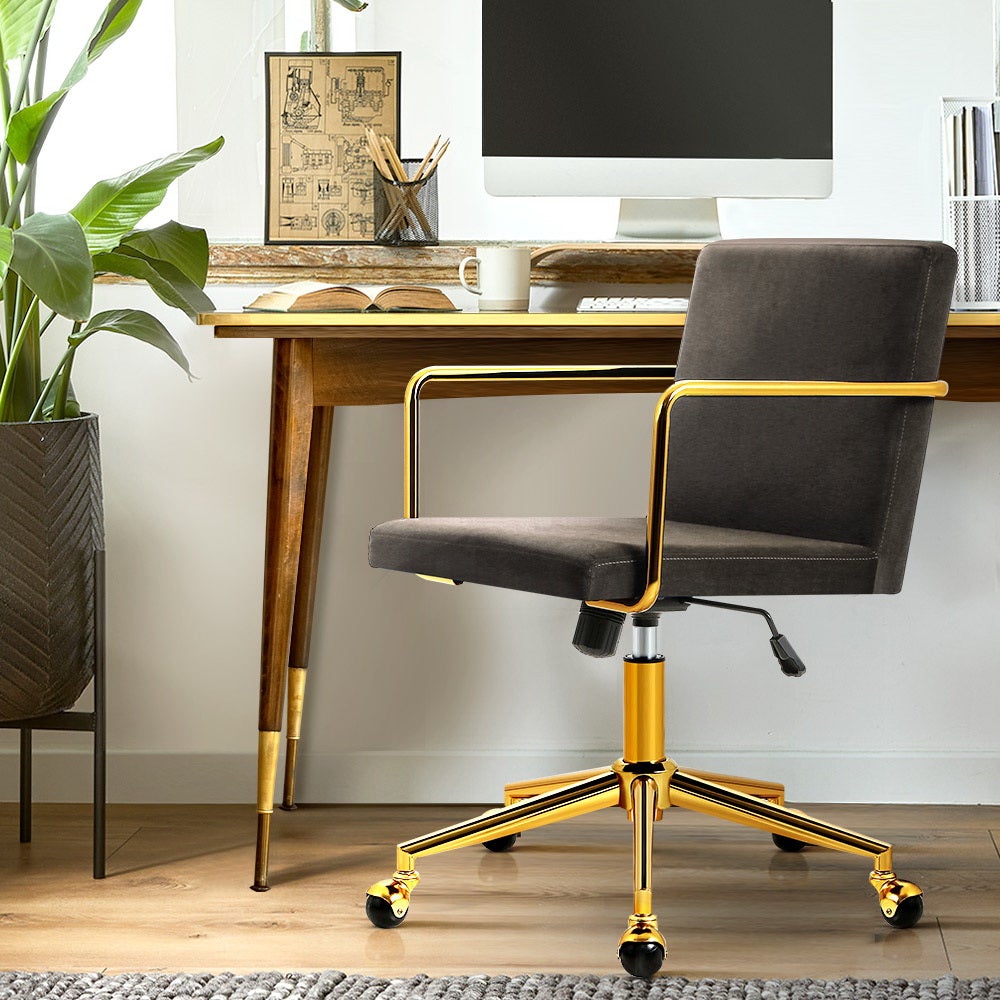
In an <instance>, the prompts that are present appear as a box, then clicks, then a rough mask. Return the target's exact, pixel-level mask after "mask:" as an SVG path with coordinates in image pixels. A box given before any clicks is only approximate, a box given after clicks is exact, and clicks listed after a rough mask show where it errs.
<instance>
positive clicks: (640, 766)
mask: <svg viewBox="0 0 1000 1000" xmlns="http://www.w3.org/2000/svg"><path fill="white" fill-rule="evenodd" d="M625 667H626V701H625V705H626V709H625V727H626V746H633V747H634V746H637V745H638V746H643V747H647V748H651V749H652V750H653V751H654V752H655V751H656V750H658V748H659V747H660V746H662V725H663V716H662V688H660V689H659V691H658V690H657V687H656V683H657V682H656V678H655V673H656V672H657V671H656V670H655V669H654V667H655V668H658V672H659V674H660V676H661V678H662V668H663V660H662V658H660V659H659V660H658V661H655V662H654V661H643V662H641V663H638V664H637V663H635V662H630V660H629V659H628V658H626V662H625ZM640 670H641V672H642V675H641V677H640V680H641V683H642V684H643V685H644V686H646V687H648V688H649V690H650V694H649V695H648V696H647V697H645V698H643V699H632V701H631V703H630V699H629V673H630V671H631V672H632V673H633V674H635V675H636V676H639V671H640ZM633 687H635V684H634V683H633ZM650 702H651V703H652V707H651V705H650ZM630 705H631V706H639V707H630ZM657 706H659V708H657ZM630 727H631V731H630ZM657 727H659V734H660V735H659V736H657ZM504 802H505V805H504V806H503V808H500V809H493V810H490V811H489V812H487V813H485V814H484V815H482V816H477V817H474V818H472V819H469V820H466V821H464V822H461V823H455V824H453V825H452V826H448V827H445V828H443V829H441V830H437V831H435V832H433V833H430V834H427V835H426V836H423V837H417V838H415V839H413V840H409V841H406V842H404V843H402V844H400V845H399V846H398V847H397V848H396V871H395V873H394V874H393V876H392V877H391V878H389V879H386V880H385V881H382V882H376V883H375V884H374V885H372V886H371V887H370V888H369V889H368V905H367V912H368V916H369V918H370V919H371V920H372V922H373V923H374V924H376V926H379V927H393V926H396V925H397V924H399V923H401V922H402V920H403V919H404V917H405V916H406V914H407V912H408V910H409V906H410V898H411V895H412V892H413V889H414V888H415V887H416V884H417V881H418V880H419V876H418V874H417V871H416V867H415V866H416V861H417V859H418V858H422V857H425V856H428V855H431V854H438V853H441V852H443V851H450V850H454V849H455V848H458V847H466V846H469V845H471V844H484V843H488V842H489V843H490V846H492V848H493V849H495V850H504V849H507V848H509V847H510V846H512V845H513V842H514V840H515V838H516V836H517V835H519V834H521V833H523V832H525V831H527V830H533V829H536V828H538V827H541V826H547V825H548V824H550V823H558V822H559V821H561V820H564V819H570V818H572V817H574V816H581V815H584V814H586V813H590V812H596V811H597V810H599V809H607V808H609V807H611V806H618V807H620V808H622V809H624V810H625V811H626V812H627V813H628V815H629V818H630V819H631V821H632V827H633V911H634V912H633V913H632V914H631V916H630V917H629V919H628V925H627V927H626V929H625V932H624V934H623V935H622V937H621V939H620V941H619V955H620V957H621V960H622V964H623V965H624V966H625V968H626V970H627V971H629V972H631V973H632V974H633V975H638V976H649V975H652V974H653V973H655V972H656V970H657V969H659V967H660V963H661V962H662V960H663V956H664V954H665V952H666V948H665V944H664V940H663V937H662V935H661V934H660V932H659V929H658V925H657V919H656V914H655V913H654V912H653V891H652V859H653V824H654V822H655V821H656V820H659V819H660V818H661V817H662V815H663V813H664V812H665V811H666V810H667V809H670V808H681V809H691V810H694V811H696V812H700V813H705V814H706V815H709V816H715V817H717V818H719V819H724V820H729V821H731V822H734V823H740V824H742V825H744V826H751V827H755V828H756V829H759V830H764V831H767V832H768V833H771V834H772V835H777V837H779V838H786V840H787V841H789V842H790V843H789V844H788V847H789V848H790V849H795V848H796V846H797V845H798V844H813V845H816V846H818V847H828V848H831V849H833V850H836V851H844V852H846V853H849V854H859V855H862V856H865V857H870V858H871V859H872V863H873V864H872V868H873V870H872V872H871V873H870V875H869V881H870V883H871V885H872V887H873V888H874V889H875V892H876V894H877V895H878V899H879V907H880V910H881V912H882V915H883V916H884V918H885V919H886V920H887V921H888V922H889V923H890V924H892V925H893V926H895V927H912V926H913V925H914V924H915V923H916V922H917V920H919V919H920V915H921V913H922V910H923V902H922V899H921V891H920V889H919V887H917V886H916V885H914V884H913V883H912V882H903V881H901V880H900V879H898V878H897V877H896V875H895V873H894V872H893V869H892V846H891V845H890V844H887V843H885V842H883V841H880V840H874V839H872V838H870V837H866V836H864V835H862V834H859V833H855V832H854V831H852V830H848V829H845V828H844V827H839V826H834V825H832V824H829V823H826V822H824V821H822V820H819V819H815V818H813V817H811V816H807V815H806V814H804V813H802V812H799V811H797V810H794V809H790V808H788V807H787V806H786V805H785V789H784V786H782V785H780V784H777V783H775V782H771V781H760V780H757V779H754V778H741V777H735V776H732V775H722V774H713V773H708V772H703V771H693V770H692V771H688V770H684V769H682V768H679V767H678V766H677V765H676V764H674V762H673V761H671V760H669V759H668V758H666V757H665V756H662V754H661V755H660V756H658V758H657V759H653V760H640V761H635V760H626V759H624V758H623V759H620V760H618V761H615V763H614V764H613V765H612V766H611V767H610V768H603V769H601V768H599V769H596V770H591V771H575V772H572V773H569V774H557V775H551V776H549V777H545V778H538V779H535V780H533V781H519V782H513V783H511V784H509V785H507V786H506V788H505V789H504ZM494 842H495V843H494ZM779 846H781V845H779Z"/></svg>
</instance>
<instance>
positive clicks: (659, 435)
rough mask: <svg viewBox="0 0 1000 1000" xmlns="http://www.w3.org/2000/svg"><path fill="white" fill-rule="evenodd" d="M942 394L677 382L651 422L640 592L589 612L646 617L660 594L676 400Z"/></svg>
mask: <svg viewBox="0 0 1000 1000" xmlns="http://www.w3.org/2000/svg"><path fill="white" fill-rule="evenodd" d="M947 394H948V383H947V382H941V381H937V382H765V381H761V382H740V381H729V380H721V379H720V380H696V379H691V380H686V379H685V380H683V381H680V382H675V383H674V384H673V385H672V386H671V387H670V388H669V389H667V391H666V392H664V393H663V395H662V396H660V398H659V400H658V401H657V404H656V409H655V411H654V416H653V446H652V455H651V459H650V474H649V506H648V511H647V515H646V588H645V590H644V591H643V592H642V595H641V596H640V597H639V599H638V600H637V601H636V602H635V603H634V604H624V603H620V602H617V601H588V602H587V603H588V604H589V605H590V606H591V607H595V608H608V609H610V610H612V611H624V612H627V613H633V612H640V611H648V610H649V609H650V608H651V607H652V606H653V605H654V604H655V603H656V600H657V598H658V597H659V594H660V583H661V574H662V570H663V532H664V521H665V519H666V498H667V439H668V437H669V435H670V415H671V411H672V410H673V408H674V406H676V405H677V403H678V402H680V401H681V400H682V399H686V398H689V397H692V396H715V397H730V396H775V397H777V396H781V397H789V396H883V397H885V396H902V397H920V396H925V397H930V398H932V399H941V398H942V397H944V396H946V395H947Z"/></svg>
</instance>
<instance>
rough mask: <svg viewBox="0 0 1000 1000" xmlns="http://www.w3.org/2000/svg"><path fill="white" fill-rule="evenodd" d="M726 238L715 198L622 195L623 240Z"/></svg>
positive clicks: (620, 233)
mask: <svg viewBox="0 0 1000 1000" xmlns="http://www.w3.org/2000/svg"><path fill="white" fill-rule="evenodd" d="M721 238H722V233H720V232H719V211H718V207H717V203H716V200H715V199H714V198H622V200H621V205H620V207H619V209H618V233H617V235H616V239H619V240H658V241H659V240H662V241H664V242H668V243H710V242H711V241H712V240H718V239H721Z"/></svg>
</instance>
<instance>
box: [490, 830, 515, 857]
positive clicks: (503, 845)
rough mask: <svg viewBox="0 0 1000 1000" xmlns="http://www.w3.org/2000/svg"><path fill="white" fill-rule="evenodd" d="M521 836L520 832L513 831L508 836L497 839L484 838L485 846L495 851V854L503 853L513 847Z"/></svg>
mask: <svg viewBox="0 0 1000 1000" xmlns="http://www.w3.org/2000/svg"><path fill="white" fill-rule="evenodd" d="M519 836H520V834H517V833H512V834H510V835H509V836H506V837H497V838H496V839H495V840H484V841H483V847H485V848H486V850H487V851H493V853H494V854H503V852H504V851H509V850H512V849H513V847H514V845H515V844H516V843H517V838H518V837H519Z"/></svg>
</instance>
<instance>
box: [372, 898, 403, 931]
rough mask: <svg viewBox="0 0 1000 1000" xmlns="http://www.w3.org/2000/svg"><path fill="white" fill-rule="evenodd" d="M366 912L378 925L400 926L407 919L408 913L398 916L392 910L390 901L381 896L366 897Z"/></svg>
mask: <svg viewBox="0 0 1000 1000" xmlns="http://www.w3.org/2000/svg"><path fill="white" fill-rule="evenodd" d="M408 912H409V911H407V913H408ZM365 913H366V914H367V916H368V919H369V920H370V921H371V922H372V923H373V924H374V925H375V926H376V927H384V928H389V927H398V926H399V925H400V924H401V923H402V922H403V921H404V920H405V919H406V913H404V914H403V915H402V916H401V917H397V916H396V914H395V913H393V912H392V907H391V906H390V905H389V901H388V900H386V899H383V898H382V897H381V896H366V897H365Z"/></svg>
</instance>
